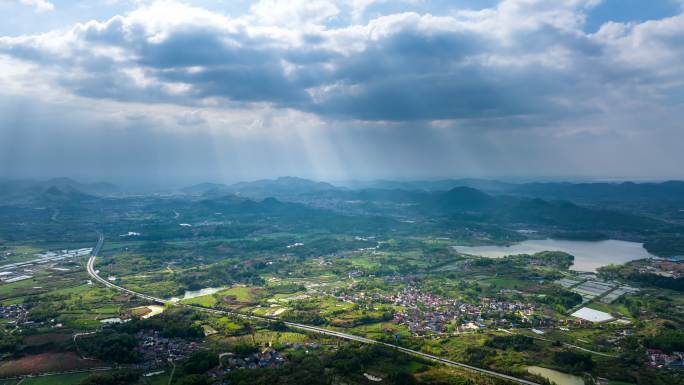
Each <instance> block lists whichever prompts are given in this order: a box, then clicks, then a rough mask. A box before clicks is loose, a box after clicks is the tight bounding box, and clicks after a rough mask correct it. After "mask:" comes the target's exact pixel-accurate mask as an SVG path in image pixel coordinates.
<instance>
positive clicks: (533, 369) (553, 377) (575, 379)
mask: <svg viewBox="0 0 684 385" xmlns="http://www.w3.org/2000/svg"><path fill="white" fill-rule="evenodd" d="M527 371H528V372H529V373H532V374H536V375H538V376H542V377H544V378H546V379H547V380H549V381H552V382H555V383H556V384H558V385H584V380H583V379H582V377H579V376H575V375H572V374H567V373H563V372H559V371H557V370H553V369H547V368H542V367H540V366H528V367H527Z"/></svg>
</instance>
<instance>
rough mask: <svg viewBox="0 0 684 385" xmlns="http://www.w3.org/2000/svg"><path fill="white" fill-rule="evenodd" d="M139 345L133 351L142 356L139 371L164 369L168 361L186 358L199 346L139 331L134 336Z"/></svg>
mask: <svg viewBox="0 0 684 385" xmlns="http://www.w3.org/2000/svg"><path fill="white" fill-rule="evenodd" d="M136 338H137V339H138V341H139V343H138V346H137V347H136V348H135V350H136V351H137V352H138V353H140V355H141V356H142V364H139V366H140V369H144V370H152V369H158V368H161V367H164V366H166V365H167V364H168V362H169V361H176V360H182V359H185V358H188V357H189V356H190V355H192V353H194V352H196V351H197V350H198V349H199V344H198V343H197V342H194V341H187V340H184V339H182V338H166V337H162V336H161V335H160V334H159V332H158V331H156V330H141V331H139V332H138V333H137V334H136Z"/></svg>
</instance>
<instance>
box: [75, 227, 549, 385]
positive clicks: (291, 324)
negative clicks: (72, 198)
mask: <svg viewBox="0 0 684 385" xmlns="http://www.w3.org/2000/svg"><path fill="white" fill-rule="evenodd" d="M97 234H98V240H97V245H96V246H95V247H94V248H93V251H92V253H91V255H90V258H89V259H88V263H87V265H86V269H87V271H88V274H89V275H90V276H91V277H92V278H93V279H94V280H95V281H97V282H99V283H101V284H103V285H105V286H107V287H109V288H112V289H114V290H117V291H120V292H124V293H128V294H131V295H133V296H136V297H138V298H143V299H145V300H148V301H151V302H154V303H158V304H162V305H165V304H167V303H169V301H167V300H165V299H163V298H157V297H153V296H150V295H147V294H143V293H138V292H136V291H133V290H129V289H126V288H124V287H121V286H119V285H115V284H114V283H112V282H109V281H107V280H106V279H104V278H102V277H100V275H99V274H98V272H97V271H96V270H95V259H96V258H97V255H98V254H99V253H100V251H101V250H102V245H103V244H104V234H102V232H101V231H98V232H97ZM178 305H179V306H184V307H187V308H191V309H195V310H197V311H202V312H207V313H213V314H223V315H230V316H234V317H238V318H243V319H249V320H258V321H266V322H273V321H279V320H278V319H274V318H269V317H261V316H255V315H249V314H242V313H236V312H231V311H225V310H219V309H212V308H205V307H201V306H193V305H182V304H178ZM283 323H284V324H285V325H287V326H288V327H290V328H293V329H299V330H305V331H309V332H312V333H318V334H323V335H327V336H331V337H337V338H342V339H345V340H349V341H357V342H361V343H364V344H377V345H383V346H387V347H389V348H392V349H396V350H399V351H401V352H404V353H407V354H410V355H413V356H416V357H422V358H425V359H428V360H431V361H434V362H439V363H441V364H444V365H447V366H452V367H458V368H462V369H466V370H470V371H472V372H476V373H479V374H484V375H487V376H491V377H496V378H500V379H503V380H507V381H512V382H516V383H519V384H525V385H540V384H539V383H536V382H532V381H528V380H525V379H522V378H518V377H513V376H509V375H507V374H504V373H499V372H495V371H492V370H488V369H482V368H478V367H475V366H471V365H467V364H464V363H461V362H456V361H451V360H447V359H445V358H441V357H438V356H433V355H431V354H427V353H423V352H420V351H417V350H412V349H408V348H405V347H402V346H398V345H394V344H389V343H386V342H380V341H376V340H373V339H370V338H365V337H361V336H356V335H353V334H348V333H343V332H339V331H335V330H329V329H324V328H319V327H316V326H309V325H304V324H300V323H295V322H287V321H283Z"/></svg>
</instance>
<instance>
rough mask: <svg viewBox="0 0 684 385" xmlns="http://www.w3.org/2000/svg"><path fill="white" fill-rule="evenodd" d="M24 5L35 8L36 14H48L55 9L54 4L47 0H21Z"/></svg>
mask: <svg viewBox="0 0 684 385" xmlns="http://www.w3.org/2000/svg"><path fill="white" fill-rule="evenodd" d="M19 2H20V3H22V4H24V5H29V6H32V7H35V9H36V12H47V11H52V10H54V9H55V6H54V4H52V3H51V2H49V1H47V0H19Z"/></svg>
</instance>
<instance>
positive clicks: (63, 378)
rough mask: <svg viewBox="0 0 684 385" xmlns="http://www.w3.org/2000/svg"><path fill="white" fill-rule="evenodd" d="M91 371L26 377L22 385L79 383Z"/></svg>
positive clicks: (70, 384)
mask: <svg viewBox="0 0 684 385" xmlns="http://www.w3.org/2000/svg"><path fill="white" fill-rule="evenodd" d="M90 375H91V373H88V372H85V373H70V374H61V375H56V376H43V377H32V378H27V379H25V380H24V381H23V382H22V383H21V384H22V385H78V384H79V383H80V382H81V381H83V380H84V379H85V378H87V377H88V376H90Z"/></svg>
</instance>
